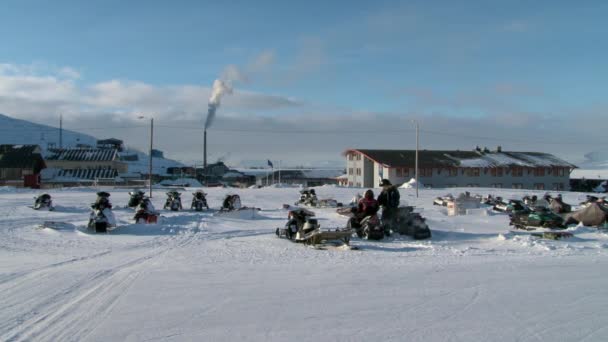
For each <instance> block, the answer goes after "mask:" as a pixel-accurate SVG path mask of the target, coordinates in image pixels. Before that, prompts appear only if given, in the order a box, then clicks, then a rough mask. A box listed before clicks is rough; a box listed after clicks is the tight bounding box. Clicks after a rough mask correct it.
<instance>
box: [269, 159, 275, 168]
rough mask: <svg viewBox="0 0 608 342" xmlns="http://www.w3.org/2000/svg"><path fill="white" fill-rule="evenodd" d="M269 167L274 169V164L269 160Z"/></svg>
mask: <svg viewBox="0 0 608 342" xmlns="http://www.w3.org/2000/svg"><path fill="white" fill-rule="evenodd" d="M268 166H270V167H271V168H273V169H274V165H272V162H271V161H270V159H268Z"/></svg>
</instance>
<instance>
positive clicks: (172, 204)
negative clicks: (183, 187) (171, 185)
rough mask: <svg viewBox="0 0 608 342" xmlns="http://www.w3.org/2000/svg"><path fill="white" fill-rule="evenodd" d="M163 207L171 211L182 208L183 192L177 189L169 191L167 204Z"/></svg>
mask: <svg viewBox="0 0 608 342" xmlns="http://www.w3.org/2000/svg"><path fill="white" fill-rule="evenodd" d="M163 209H168V210H171V211H178V210H182V209H183V208H182V198H181V193H179V192H177V191H175V190H172V191H169V192H167V200H166V201H165V206H164V207H163Z"/></svg>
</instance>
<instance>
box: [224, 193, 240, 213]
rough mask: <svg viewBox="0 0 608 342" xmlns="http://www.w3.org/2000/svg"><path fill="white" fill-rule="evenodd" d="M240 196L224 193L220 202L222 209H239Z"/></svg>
mask: <svg viewBox="0 0 608 342" xmlns="http://www.w3.org/2000/svg"><path fill="white" fill-rule="evenodd" d="M241 207H242V205H241V197H240V196H239V195H236V194H234V195H226V197H225V198H224V202H222V209H221V210H222V211H233V210H238V209H241Z"/></svg>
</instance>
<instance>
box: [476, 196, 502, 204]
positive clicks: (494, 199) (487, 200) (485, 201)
mask: <svg viewBox="0 0 608 342" xmlns="http://www.w3.org/2000/svg"><path fill="white" fill-rule="evenodd" d="M501 202H502V197H500V196H496V197H494V196H492V195H488V196H486V197H484V198H482V199H481V203H482V204H485V205H489V206H492V207H493V206H495V205H496V204H498V203H501Z"/></svg>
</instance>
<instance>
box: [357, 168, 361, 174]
mask: <svg viewBox="0 0 608 342" xmlns="http://www.w3.org/2000/svg"><path fill="white" fill-rule="evenodd" d="M357 176H361V168H360V167H358V168H357Z"/></svg>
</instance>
